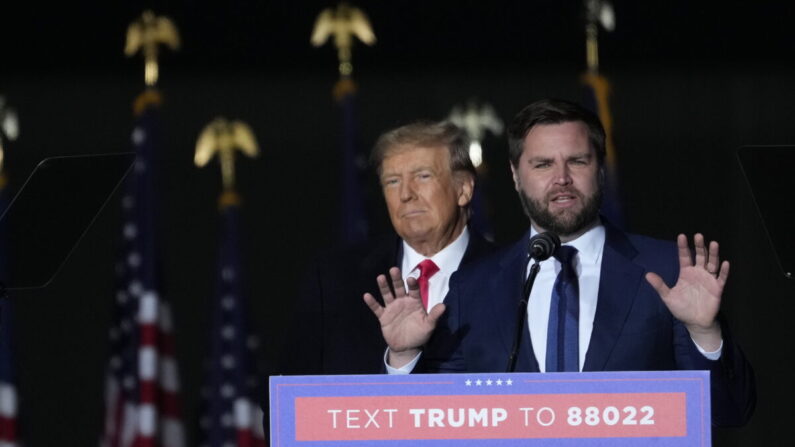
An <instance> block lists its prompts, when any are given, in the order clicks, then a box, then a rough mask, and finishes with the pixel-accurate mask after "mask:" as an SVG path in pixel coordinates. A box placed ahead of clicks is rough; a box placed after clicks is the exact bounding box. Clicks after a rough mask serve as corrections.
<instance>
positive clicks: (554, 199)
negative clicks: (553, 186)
mask: <svg viewBox="0 0 795 447" xmlns="http://www.w3.org/2000/svg"><path fill="white" fill-rule="evenodd" d="M577 199H578V196H577V195H576V194H574V193H570V192H564V193H557V194H553V195H552V196H551V198H550V199H549V203H553V204H555V205H558V206H569V205H572V204H574V203H575V202H576V201H577Z"/></svg>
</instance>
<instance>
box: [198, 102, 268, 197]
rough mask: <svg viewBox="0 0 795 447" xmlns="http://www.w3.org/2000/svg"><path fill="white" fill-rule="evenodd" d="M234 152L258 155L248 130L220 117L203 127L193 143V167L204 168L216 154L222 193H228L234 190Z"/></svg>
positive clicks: (252, 136) (244, 124) (255, 143)
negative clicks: (236, 150)
mask: <svg viewBox="0 0 795 447" xmlns="http://www.w3.org/2000/svg"><path fill="white" fill-rule="evenodd" d="M235 149H238V150H240V152H242V153H244V154H245V155H247V156H249V157H252V158H253V157H256V156H257V155H259V146H257V139H256V138H255V137H254V132H252V130H251V127H249V126H248V124H246V123H244V122H242V121H229V120H227V119H226V118H223V117H218V118H216V119H214V120H212V121H211V122H210V124H208V125H207V126H205V127H204V129H203V130H202V131H201V133H200V134H199V139H198V140H197V141H196V155H195V156H194V158H193V162H194V163H195V164H196V166H198V167H203V166H205V165H207V163H208V162H209V161H210V160H211V159H212V158H213V156H214V155H215V154H216V153H218V161H219V163H220V164H221V177H222V179H223V185H224V192H230V193H231V192H233V191H234V188H235Z"/></svg>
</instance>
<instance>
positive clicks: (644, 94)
mask: <svg viewBox="0 0 795 447" xmlns="http://www.w3.org/2000/svg"><path fill="white" fill-rule="evenodd" d="M331 4H332V3H331V2H284V1H283V2H272V1H253V0H252V1H242V0H233V1H227V2H193V1H173V2H161V3H159V4H157V3H142V2H126V3H124V4H121V3H119V4H116V3H115V2H107V3H103V4H90V3H82V4H80V5H73V4H68V5H67V4H58V5H51V6H46V7H45V6H43V4H38V3H36V2H26V3H24V4H18V3H15V4H13V5H8V4H6V5H3V8H2V10H0V15H2V17H3V20H2V24H0V48H1V49H2V53H1V54H2V56H0V57H2V59H0V94H3V95H5V96H6V98H7V101H8V102H9V103H10V104H11V105H12V106H13V107H15V108H16V109H17V112H18V114H19V117H20V122H21V135H20V138H19V140H18V141H16V142H13V143H11V144H8V145H7V146H8V148H7V164H6V169H7V173H8V174H9V176H10V178H11V185H10V188H11V190H14V189H16V188H18V187H19V185H20V184H21V182H22V181H23V179H24V178H25V177H26V176H27V175H28V174H29V173H30V171H31V170H32V169H33V167H34V166H35V164H36V163H37V162H38V161H39V160H41V159H42V158H44V157H47V156H52V155H65V154H80V153H102V152H118V151H124V150H128V149H129V147H130V145H129V133H130V130H131V128H132V111H131V102H132V100H133V98H134V97H135V96H136V95H137V94H138V93H139V92H140V91H141V90H142V88H143V79H142V78H143V77H142V74H143V66H142V65H143V64H142V62H141V60H140V58H135V59H127V58H125V57H124V56H123V54H122V49H123V47H124V36H125V32H126V27H127V24H128V23H129V22H130V21H132V20H133V19H135V18H137V17H138V16H139V15H140V13H141V11H142V10H143V9H144V7H153V8H154V9H155V10H156V12H158V13H164V14H167V15H170V16H171V17H172V18H173V19H174V21H175V22H176V23H177V24H178V26H179V28H180V30H181V33H182V39H183V49H182V50H181V51H180V52H178V53H171V52H170V51H167V50H164V52H163V53H164V56H163V57H162V58H161V80H160V84H159V87H160V89H161V91H162V92H163V95H164V99H165V102H164V106H163V120H164V130H165V144H164V145H163V147H162V149H161V152H160V153H159V154H157V169H158V175H159V187H158V190H159V192H160V196H159V199H160V204H159V213H158V217H157V218H158V222H159V225H160V227H159V230H160V237H161V240H162V245H161V247H160V251H161V253H162V257H163V260H164V273H165V280H166V287H165V295H166V296H168V298H169V299H170V300H171V302H172V303H173V311H174V318H175V325H176V330H177V332H176V343H177V353H178V357H179V360H180V373H181V378H182V389H183V401H184V404H185V416H186V418H187V421H188V427H190V426H191V420H192V419H193V418H195V417H196V415H197V410H196V406H197V403H198V389H199V385H200V381H201V374H200V371H201V367H200V365H201V359H202V357H203V355H204V352H205V346H206V342H207V326H208V315H207V312H206V309H207V307H208V305H209V300H210V299H211V297H212V295H213V290H214V278H215V273H214V266H215V252H216V245H217V243H216V237H217V220H218V219H217V217H218V216H217V208H216V196H217V194H218V192H219V187H220V175H219V172H218V169H217V165H216V164H215V163H213V164H211V166H210V167H208V168H205V169H201V170H200V169H197V168H195V167H194V166H193V164H192V157H193V150H194V145H195V141H196V137H197V136H198V133H199V132H200V130H201V129H202V128H203V126H204V125H205V124H207V123H208V122H209V121H210V120H211V119H212V118H214V117H215V116H217V115H226V116H228V117H231V118H237V119H242V120H245V121H247V122H248V123H249V124H250V125H251V126H252V128H253V129H254V132H255V133H256V135H257V138H258V140H259V143H260V146H261V150H262V155H261V156H260V158H258V159H256V160H244V161H240V162H239V163H238V172H239V176H238V177H239V181H238V189H239V191H240V192H241V194H242V195H243V196H244V198H245V202H244V208H243V214H242V223H243V229H242V231H243V233H244V234H245V244H244V249H245V253H244V259H245V266H246V272H245V273H246V278H247V284H248V287H247V290H248V292H249V297H250V300H251V306H252V309H251V310H252V312H251V316H252V318H253V320H254V327H255V328H256V329H257V331H258V332H259V334H260V335H261V336H262V338H263V339H264V340H265V343H264V344H263V350H262V355H261V359H260V360H261V364H262V367H263V368H264V369H267V368H269V367H272V365H273V361H274V359H275V358H276V356H277V354H278V350H279V345H280V337H281V334H282V333H283V330H284V324H285V323H284V322H285V321H288V320H289V318H287V317H288V316H289V313H290V311H291V302H292V300H293V298H294V294H295V290H296V283H297V281H298V278H299V277H300V276H301V272H302V270H303V269H304V267H305V265H306V262H307V261H308V260H309V259H310V258H311V256H312V255H314V254H315V253H316V252H317V251H318V250H320V249H323V248H326V247H328V246H330V245H332V244H334V243H335V242H336V234H337V228H336V222H337V212H338V202H339V200H338V198H339V186H340V179H339V174H338V172H339V168H338V167H339V163H340V150H339V144H338V141H339V137H340V115H339V110H338V108H337V106H336V105H335V103H334V102H333V100H332V97H331V88H332V86H333V84H334V82H335V80H336V78H337V71H336V52H335V51H334V50H333V49H332V47H331V46H330V45H329V44H327V45H326V46H325V47H323V48H320V49H315V48H312V47H310V45H309V35H310V33H311V30H312V25H313V23H314V20H315V17H316V15H317V13H318V12H319V11H320V9H321V8H322V7H325V6H328V5H331ZM357 5H358V6H360V7H362V8H363V9H364V10H365V11H366V12H367V13H368V15H369V17H370V21H371V23H372V25H373V28H374V31H375V33H376V35H377V36H378V39H379V41H378V43H377V44H376V46H374V47H371V48H370V47H365V46H363V45H358V46H357V47H356V48H355V49H354V67H355V71H354V77H355V79H356V81H357V83H358V86H359V95H358V102H357V105H358V110H359V117H360V135H359V138H360V142H361V144H363V145H365V146H366V147H369V145H371V144H372V142H373V141H374V140H375V138H376V137H377V136H378V134H379V133H380V132H382V131H384V130H386V129H388V128H391V127H393V126H396V125H399V124H403V123H406V122H408V121H410V120H414V119H417V118H429V119H441V118H444V117H445V116H446V115H447V114H448V113H449V111H450V109H451V108H452V107H453V106H454V105H456V104H461V103H464V102H465V101H466V100H468V99H469V98H473V97H476V98H479V99H480V100H483V101H488V102H490V103H491V104H492V105H493V106H494V107H495V108H496V110H497V112H498V113H499V114H500V115H501V117H502V118H503V120H505V121H509V120H510V118H511V117H512V116H513V115H514V114H515V113H516V112H517V111H518V110H519V109H521V107H523V106H524V105H526V104H527V103H529V102H531V101H533V100H535V99H538V98H540V97H546V96H555V97H562V98H568V99H573V100H579V99H581V97H582V96H581V95H582V89H581V86H580V85H579V81H578V77H579V74H580V73H581V72H582V70H583V69H584V52H585V51H584V32H583V27H582V12H581V4H580V2H577V1H570V2H552V1H521V2H519V1H516V2H499V1H493V2H481V1H457V2H421V1H402V2H389V3H387V2H379V1H367V2H366V1H360V2H358V3H357ZM614 7H615V11H616V20H617V29H616V31H615V32H614V33H610V34H607V33H604V32H602V33H601V34H600V35H601V67H602V71H603V73H604V74H605V75H606V76H607V77H608V78H609V79H610V81H611V83H612V86H613V96H612V111H613V115H614V121H615V143H616V147H617V154H618V163H619V169H620V170H619V177H620V181H621V185H622V189H621V192H622V196H623V204H624V209H625V212H626V214H627V221H628V224H629V227H630V229H631V230H633V231H635V232H639V233H646V234H649V235H652V236H655V237H659V238H665V239H673V238H675V236H676V234H677V233H679V232H685V233H688V234H691V233H693V232H696V231H700V232H703V233H705V234H706V236H707V238H709V239H715V240H718V241H720V242H721V253H722V254H723V255H724V256H726V257H727V258H729V259H730V260H731V261H732V273H731V278H730V280H729V285H728V289H727V291H726V293H725V297H724V310H725V312H726V314H727V316H728V318H729V320H730V322H731V326H732V329H733V331H734V333H735V336H736V338H737V339H739V340H740V342H741V345H742V346H743V348H744V349H745V351H746V353H747V355H748V357H749V359H750V360H751V362H752V363H753V364H754V366H755V369H756V373H757V384H758V395H759V403H758V407H757V411H756V414H755V416H754V418H753V420H752V421H751V423H750V424H749V425H748V426H747V427H744V428H742V429H729V430H725V429H724V430H715V436H714V438H715V445H719V446H744V445H793V443H794V442H793V440H792V438H791V430H790V429H788V428H787V425H786V424H787V423H788V422H787V421H788V420H789V417H790V416H789V413H790V409H791V406H792V405H791V404H792V401H793V398H795V389H793V388H794V386H795V385H793V380H791V376H792V375H791V373H790V370H789V369H788V368H786V367H785V366H784V362H785V360H786V359H788V358H789V356H790V354H791V352H792V337H791V335H790V334H791V333H790V329H789V328H790V327H791V322H790V320H791V317H792V315H793V314H794V313H795V284H793V282H792V281H788V280H786V279H785V278H784V277H783V275H782V274H781V272H780V271H779V270H778V266H777V265H776V262H775V258H774V252H773V250H772V248H771V245H770V242H769V241H768V239H767V236H766V234H765V231H764V227H763V222H762V220H761V218H760V217H759V215H758V213H757V211H756V209H755V206H754V203H753V200H752V196H751V194H750V191H749V188H748V186H747V184H746V183H745V181H744V179H743V177H742V173H741V171H740V168H739V165H738V162H737V158H736V151H737V150H738V148H740V147H741V146H743V145H749V144H795V88H794V87H793V86H792V84H793V83H795V38H794V37H793V36H792V23H793V19H795V11H793V9H795V4H793V3H792V2H789V1H781V2H722V3H720V4H717V3H704V2H692V1H685V0H671V1H666V2H638V1H629V0H624V1H616V2H615V4H614ZM484 147H485V150H486V155H485V157H486V160H487V165H488V183H486V184H485V191H486V196H487V198H488V200H489V202H490V204H491V207H492V208H491V211H492V217H493V223H494V226H495V229H496V236H497V240H498V241H499V242H503V243H507V242H510V241H512V240H514V239H515V238H516V237H518V235H519V234H521V233H522V232H523V231H524V230H525V229H526V226H527V221H526V219H525V218H524V216H523V215H522V214H521V211H520V207H519V204H518V202H517V200H516V198H515V195H514V194H515V193H514V192H513V189H512V186H511V183H510V175H509V174H510V173H509V169H508V163H507V156H506V142H505V139H504V137H503V136H499V137H493V136H490V137H488V138H487V139H486V140H485V142H484ZM369 186H370V187H371V189H370V192H369V194H370V199H371V200H370V205H369V209H370V211H371V213H372V218H373V222H374V227H375V228H376V229H379V228H384V226H385V225H386V223H387V221H386V213H385V211H384V208H383V204H382V202H381V201H380V200H379V199H378V194H379V192H378V190H377V189H376V187H375V184H371V185H369ZM791 195H792V191H789V190H781V191H780V197H779V200H781V201H791V200H792V198H791ZM790 217H791V216H790ZM118 234H119V206H118V197H115V198H114V201H113V202H111V205H110V206H109V207H107V208H106V209H105V210H104V211H103V212H102V213H101V214H100V216H99V218H98V220H97V221H96V222H95V224H94V226H93V227H92V229H91V230H90V231H89V233H88V234H87V235H86V237H85V238H84V239H83V241H82V242H81V244H80V245H79V246H78V248H77V249H76V251H75V252H74V254H73V256H72V257H71V258H70V259H69V261H68V262H67V264H66V265H65V267H64V269H63V270H62V271H61V272H60V273H59V275H58V277H57V278H56V279H55V280H54V281H53V282H52V284H51V285H50V286H49V287H47V288H46V289H44V290H40V291H35V292H19V293H16V294H14V296H13V297H12V299H14V301H15V303H16V307H17V318H16V330H15V333H14V336H15V339H16V349H17V354H18V362H17V369H18V372H19V393H20V402H21V407H22V410H21V411H22V416H21V418H22V419H21V424H22V425H21V432H22V434H23V436H24V439H25V443H26V445H28V446H31V447H35V446H52V445H62V446H87V445H95V443H96V440H97V438H98V436H99V433H100V431H101V426H102V412H103V408H102V405H103V402H102V399H103V381H104V378H103V377H104V371H105V366H106V359H107V355H108V352H107V351H108V342H107V329H108V324H109V320H110V311H111V302H112V300H111V298H112V296H113V263H114V259H115V255H116V251H115V247H116V240H117V235H118ZM12 237H13V235H12ZM351 299H358V297H351ZM264 380H265V376H264V375H263V381H264ZM189 435H192V433H190V430H189ZM191 439H192V436H191Z"/></svg>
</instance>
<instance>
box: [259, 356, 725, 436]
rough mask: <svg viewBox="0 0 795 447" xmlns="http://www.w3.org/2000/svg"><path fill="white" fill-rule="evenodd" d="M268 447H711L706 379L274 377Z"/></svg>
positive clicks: (660, 374)
mask: <svg viewBox="0 0 795 447" xmlns="http://www.w3.org/2000/svg"><path fill="white" fill-rule="evenodd" d="M270 399H271V401H270V418H271V424H270V425H271V445H272V446H273V447H291V446H304V447H307V446H326V445H334V446H345V445H350V446H357V447H362V446H367V447H386V446H429V447H431V446H433V447H438V446H451V447H452V446H479V447H480V446H483V447H487V446H499V447H510V446H545V447H546V446H586V447H593V446H619V447H620V446H637V445H656V446H668V447H675V446H677V447H678V446H694V447H695V446H700V447H703V446H709V445H711V413H710V386H709V372H707V371H656V372H583V373H494V374H482V373H481V374H410V375H369V376H274V377H271V379H270Z"/></svg>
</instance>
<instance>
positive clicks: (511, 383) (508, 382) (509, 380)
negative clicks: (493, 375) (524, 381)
mask: <svg viewBox="0 0 795 447" xmlns="http://www.w3.org/2000/svg"><path fill="white" fill-rule="evenodd" d="M505 384H506V385H508V386H511V385H513V380H511V379H508V380H506V381H505Z"/></svg>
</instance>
